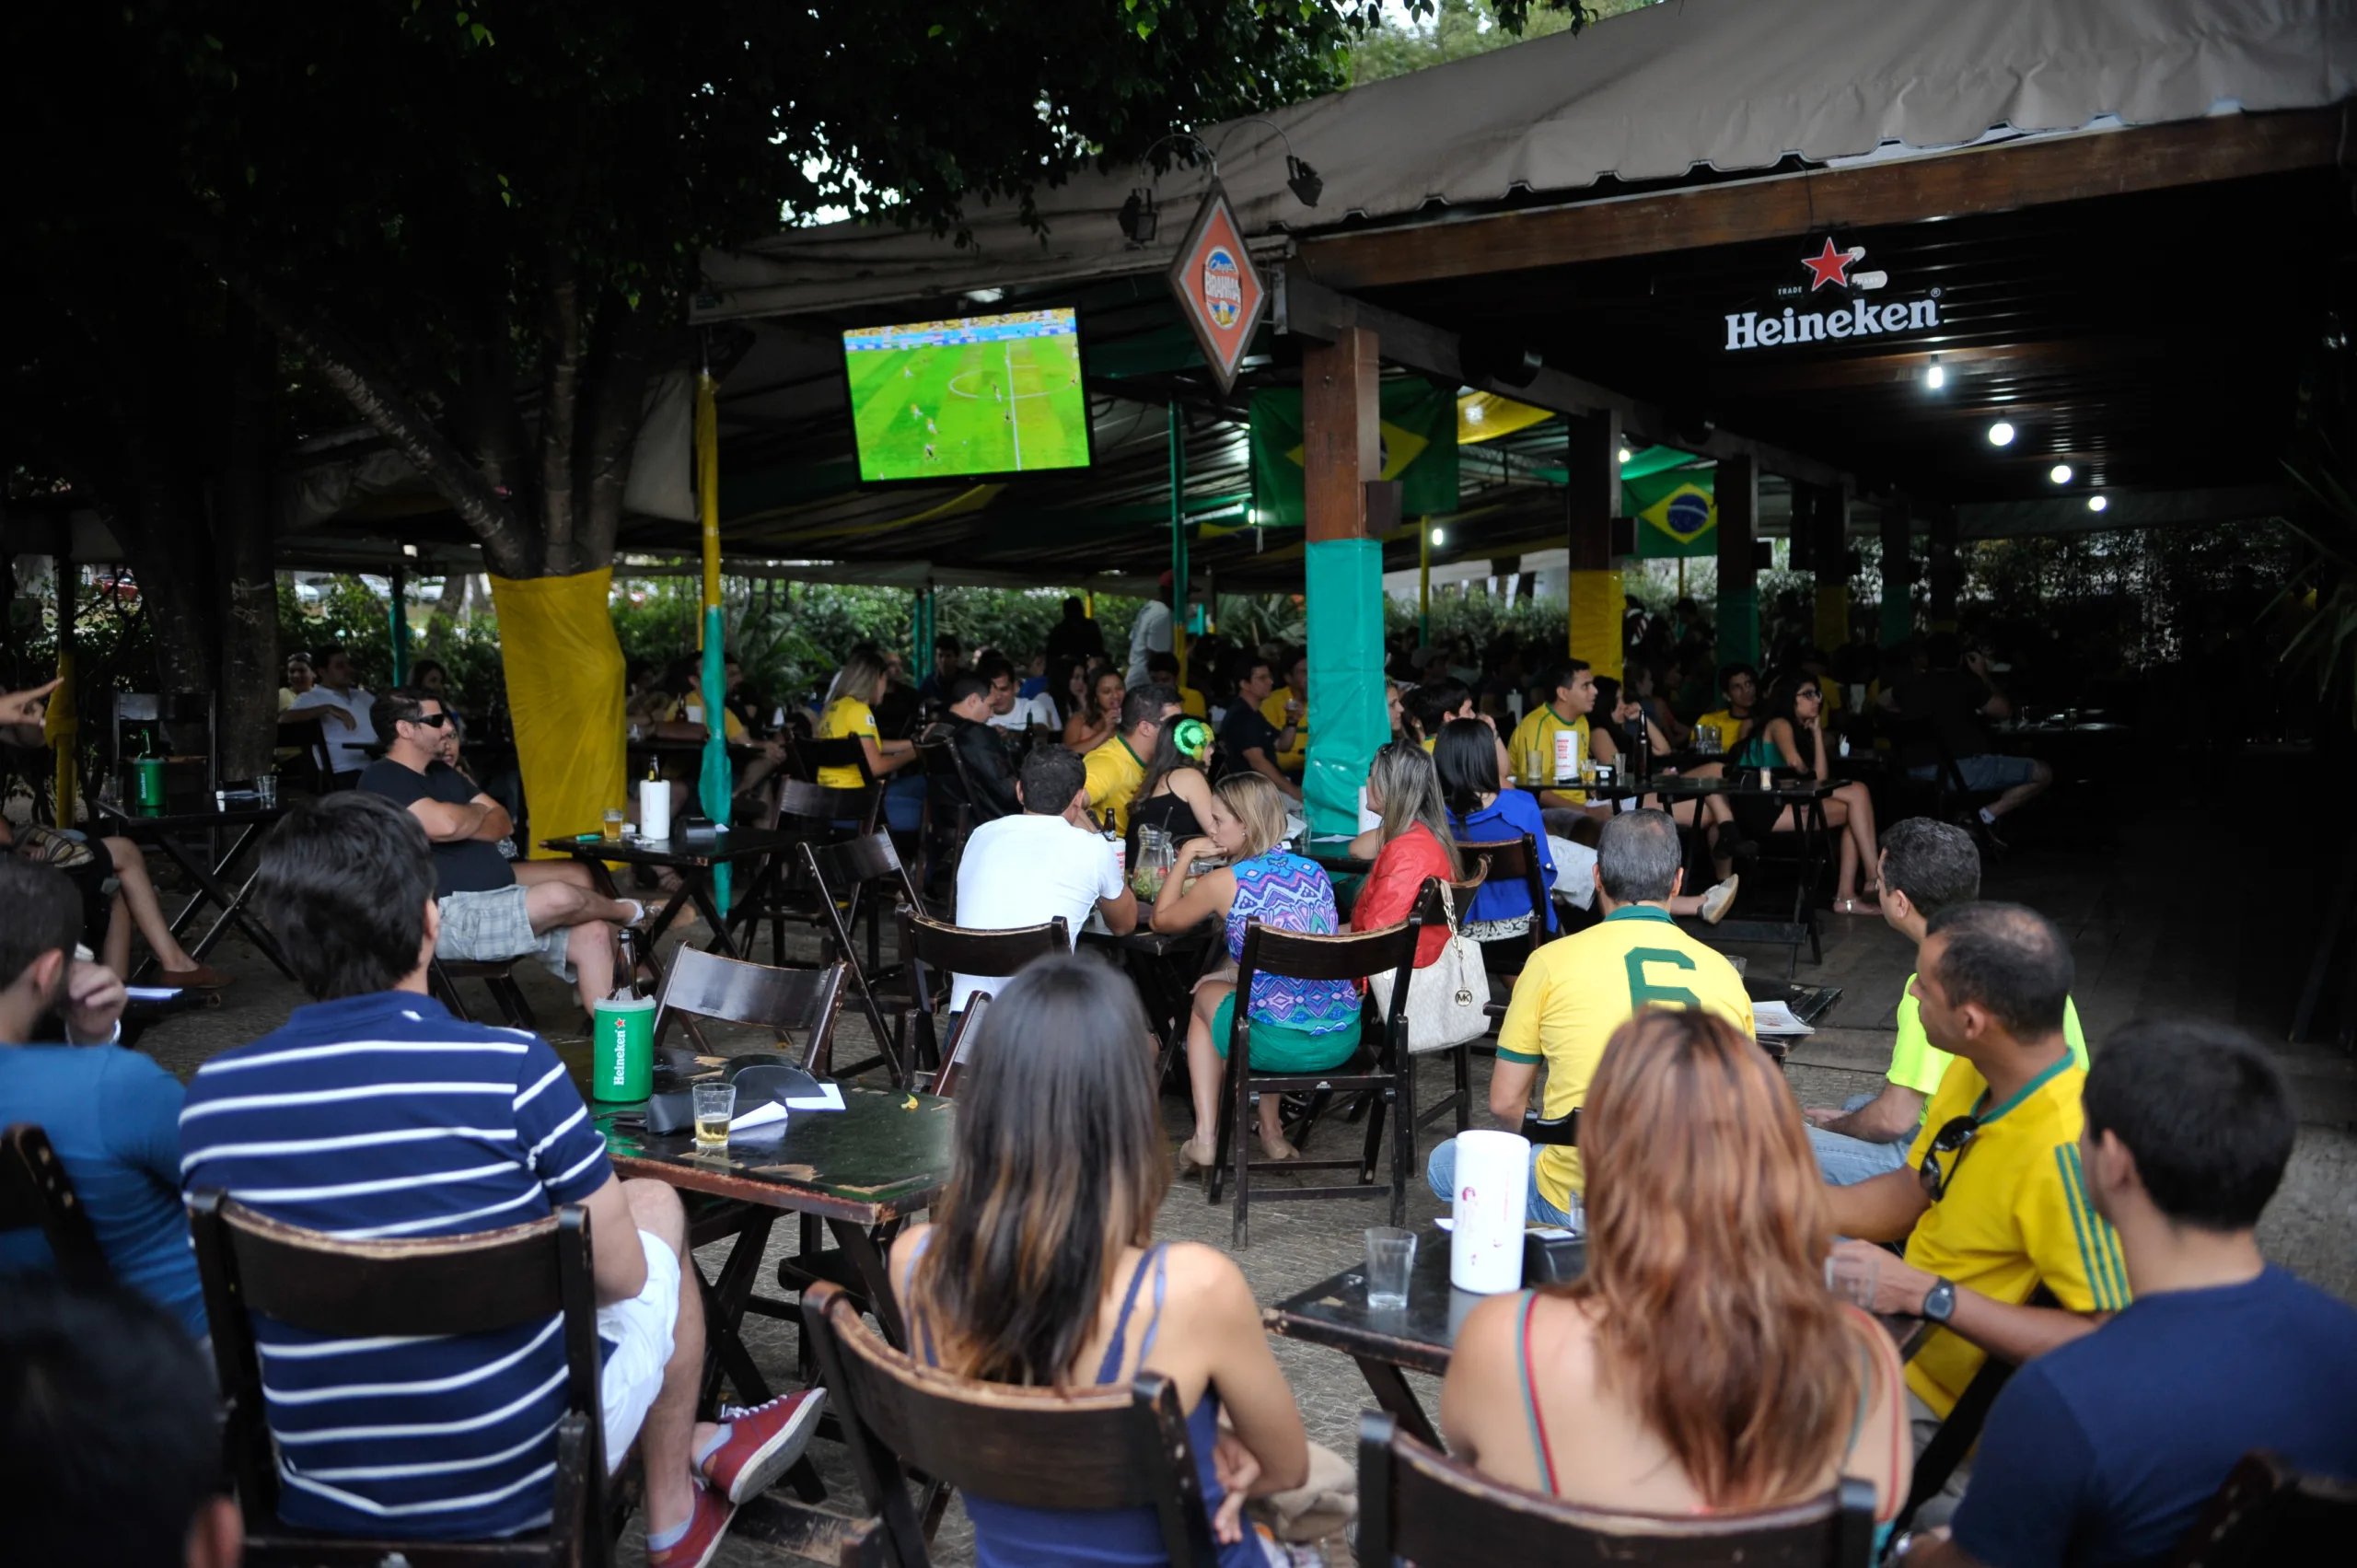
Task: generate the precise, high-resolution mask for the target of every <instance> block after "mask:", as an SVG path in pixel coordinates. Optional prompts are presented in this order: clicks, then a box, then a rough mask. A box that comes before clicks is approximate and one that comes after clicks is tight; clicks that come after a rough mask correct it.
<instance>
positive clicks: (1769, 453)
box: [1277, 272, 1848, 484]
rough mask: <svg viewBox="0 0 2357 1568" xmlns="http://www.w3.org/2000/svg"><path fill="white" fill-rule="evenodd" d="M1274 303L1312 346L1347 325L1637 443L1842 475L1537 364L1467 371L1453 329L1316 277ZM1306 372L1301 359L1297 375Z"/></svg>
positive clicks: (1456, 377)
mask: <svg viewBox="0 0 2357 1568" xmlns="http://www.w3.org/2000/svg"><path fill="white" fill-rule="evenodd" d="M1277 303H1278V317H1277V324H1278V330H1279V331H1288V332H1292V333H1295V334H1296V335H1298V336H1300V337H1304V338H1307V339H1308V340H1310V341H1311V342H1312V343H1332V342H1334V341H1336V340H1337V338H1338V337H1339V335H1340V334H1341V333H1342V332H1344V331H1349V330H1350V329H1352V328H1353V327H1363V328H1365V329H1367V330H1368V331H1372V332H1373V333H1374V334H1375V335H1376V337H1378V338H1379V339H1381V340H1382V345H1383V354H1384V356H1385V357H1386V358H1387V359H1389V360H1390V361H1391V363H1392V364H1394V365H1399V366H1406V367H1407V368H1408V369H1410V370H1414V371H1417V372H1419V373H1420V374H1422V375H1425V376H1431V377H1436V378H1438V379H1440V380H1443V381H1450V382H1455V383H1457V385H1459V386H1469V387H1473V388H1475V389H1479V390H1480V391H1485V392H1495V393H1497V394H1499V395H1500V396H1501V397H1508V398H1512V399H1514V400H1515V401H1517V402H1526V403H1528V404H1530V405H1531V406H1532V407H1533V408H1543V409H1549V410H1551V411H1553V412H1556V413H1562V414H1570V415H1574V416H1580V415H1585V414H1591V413H1603V412H1611V413H1617V414H1619V415H1620V427H1621V429H1622V430H1623V431H1625V432H1626V433H1627V434H1629V435H1630V436H1634V437H1636V438H1638V439H1640V440H1643V441H1649V442H1654V443H1657V444H1659V445H1662V446H1666V447H1679V448H1681V449H1682V450H1685V451H1689V452H1693V453H1696V454H1698V455H1700V456H1701V457H1706V458H1721V459H1724V458H1736V457H1744V458H1752V459H1757V460H1758V461H1759V466H1760V468H1761V469H1763V470H1766V471H1767V472H1770V473H1779V474H1782V475H1784V476H1785V477H1786V478H1788V479H1797V480H1802V481H1804V482H1807V483H1811V484H1839V483H1840V482H1843V480H1844V479H1846V478H1847V477H1848V476H1847V475H1845V474H1844V473H1843V472H1842V471H1841V470H1840V469H1838V468H1835V467H1834V466H1833V465H1832V464H1830V463H1824V462H1819V461H1818V460H1817V459H1815V458H1808V457H1804V456H1802V455H1801V454H1800V453H1798V452H1794V451H1789V450H1787V449H1785V448H1783V447H1777V446H1772V445H1771V444H1770V443H1768V442H1765V441H1753V440H1750V439H1748V438H1747V437H1745V436H1735V435H1730V434H1729V433H1727V432H1725V431H1723V430H1720V431H1713V432H1712V433H1711V435H1710V436H1709V437H1708V438H1707V439H1705V440H1703V441H1701V442H1699V443H1698V442H1696V441H1694V440H1692V439H1690V438H1689V437H1687V436H1680V435H1678V432H1677V431H1676V429H1675V428H1673V426H1672V424H1671V421H1670V418H1669V416H1668V414H1667V413H1666V412H1665V411H1663V410H1662V409H1660V408H1657V407H1655V405H1654V404H1651V403H1645V402H1640V401H1637V400H1636V399H1634V398H1631V397H1627V396H1625V395H1623V394H1621V393H1620V392H1616V391H1614V390H1612V389H1610V388H1608V387H1600V386H1598V385H1596V383H1595V382H1593V381H1586V380H1583V379H1581V378H1580V377H1577V376H1573V375H1569V374H1567V373H1565V372H1563V371H1561V370H1557V369H1554V368H1552V367H1551V366H1550V367H1545V368H1542V369H1541V370H1540V371H1539V372H1538V377H1536V378H1535V379H1533V380H1532V381H1531V382H1529V383H1528V384H1527V385H1526V386H1514V385H1510V384H1508V383H1506V382H1504V381H1499V380H1496V379H1494V378H1484V377H1479V376H1468V375H1467V374H1466V373H1465V360H1464V354H1463V349H1462V344H1461V340H1460V339H1459V338H1458V336H1457V333H1455V332H1452V331H1448V330H1447V329H1446V328H1443V327H1435V326H1433V325H1431V324H1430V323H1429V322H1424V321H1419V320H1417V319H1414V318H1413V317H1410V316H1402V315H1400V314H1399V312H1398V311H1396V310H1386V309H1384V308H1382V307H1380V306H1376V305H1369V304H1367V303H1366V302H1365V301H1364V300H1361V299H1353V298H1352V297H1351V296H1349V295H1346V294H1337V293H1336V292H1335V291H1334V290H1332V289H1330V288H1328V287H1326V286H1325V285H1322V284H1320V283H1318V281H1317V280H1316V279H1314V278H1309V277H1306V276H1304V275H1302V274H1301V273H1297V272H1296V273H1289V274H1288V275H1287V276H1286V277H1285V280H1284V285H1283V287H1282V288H1280V289H1279V290H1278V293H1277ZM1306 375H1307V371H1306V362H1305V370H1304V376H1305V379H1306Z"/></svg>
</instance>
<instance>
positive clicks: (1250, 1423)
mask: <svg viewBox="0 0 2357 1568" xmlns="http://www.w3.org/2000/svg"><path fill="white" fill-rule="evenodd" d="M1174 880H1175V878H1174ZM1148 1038H1149V1037H1148V1035H1147V1032H1146V1025H1145V1015H1144V1011H1143V1010H1142V1009H1141V1008H1140V1007H1139V1005H1138V1001H1137V994H1136V993H1135V992H1134V991H1133V990H1132V987H1131V985H1130V982H1129V981H1128V980H1127V979H1125V978H1124V977H1123V976H1122V975H1121V974H1120V971H1119V970H1114V969H1112V968H1110V967H1109V966H1108V965H1106V964H1104V963H1101V962H1099V961H1097V959H1095V958H1088V957H1086V956H1081V957H1073V958H1042V959H1039V960H1036V961H1035V962H1033V963H1031V964H1029V965H1028V966H1026V967H1025V969H1024V970H1023V972H1022V973H1020V974H1018V975H1016V977H1015V979H1014V980H1012V981H1008V982H1007V985H1006V988H1005V990H1004V992H1003V993H1001V994H1000V995H999V996H998V997H997V998H996V1000H995V1001H994V1002H993V1004H992V1005H991V1007H990V1010H989V1011H988V1013H987V1014H985V1015H984V1016H983V1019H982V1022H981V1026H980V1029H979V1032H978V1034H977V1036H976V1040H975V1044H974V1054H973V1057H972V1060H971V1063H970V1066H969V1068H968V1072H967V1076H966V1080H965V1086H964V1087H963V1088H962V1089H961V1090H960V1092H959V1094H958V1130H957V1150H956V1154H955V1156H954V1161H953V1164H952V1167H951V1172H950V1179H949V1184H948V1187H947V1189H946V1191H945V1192H944V1194H943V1196H942V1199H941V1201H940V1202H938V1203H937V1204H935V1207H934V1211H933V1216H934V1217H933V1223H932V1224H931V1225H919V1226H916V1227H915V1228H913V1229H911V1231H909V1232H908V1233H907V1234H906V1235H904V1236H902V1237H900V1241H899V1242H898V1244H896V1245H895V1246H894V1247H893V1249H892V1279H893V1282H894V1283H895V1284H896V1286H897V1287H898V1290H899V1295H900V1305H901V1309H902V1313H903V1316H904V1317H905V1318H906V1320H907V1322H908V1324H909V1336H910V1342H911V1350H912V1351H913V1352H914V1353H915V1354H916V1356H917V1358H918V1359H919V1360H921V1361H923V1362H926V1363H928V1364H930V1365H935V1366H940V1367H943V1368H945V1369H946V1370H948V1371H950V1372H954V1373H956V1374H958V1375H959V1376H965V1377H973V1378H979V1379H981V1380H982V1381H985V1382H992V1383H1014V1384H1020V1385H1024V1386H1027V1387H1035V1388H1086V1387H1088V1386H1090V1385H1099V1386H1101V1385H1107V1384H1112V1385H1126V1384H1128V1383H1129V1382H1130V1381H1131V1380H1132V1378H1134V1377H1135V1376H1138V1374H1139V1373H1140V1372H1141V1371H1145V1372H1153V1373H1155V1374H1157V1375H1159V1376H1163V1377H1167V1378H1168V1379H1169V1380H1170V1381H1171V1383H1172V1384H1174V1385H1175V1386H1176V1388H1177V1391H1178V1395H1179V1406H1180V1408H1181V1409H1183V1410H1184V1411H1186V1412H1187V1431H1188V1435H1189V1438H1190V1442H1191V1444H1192V1446H1193V1448H1194V1454H1195V1463H1196V1468H1197V1469H1198V1471H1199V1473H1200V1480H1201V1481H1202V1493H1203V1505H1204V1507H1205V1509H1206V1510H1207V1511H1209V1512H1210V1514H1211V1516H1212V1526H1213V1534H1214V1535H1215V1536H1216V1537H1217V1538H1218V1541H1219V1560H1220V1563H1221V1568H1265V1565H1266V1564H1269V1563H1271V1562H1277V1561H1282V1560H1281V1559H1280V1558H1278V1557H1276V1556H1275V1555H1274V1550H1273V1547H1272V1543H1270V1542H1269V1541H1268V1539H1267V1538H1266V1537H1265V1536H1262V1535H1261V1534H1260V1533H1259V1532H1258V1531H1256V1530H1255V1529H1254V1528H1253V1527H1252V1525H1251V1524H1250V1523H1249V1522H1248V1521H1247V1520H1246V1519H1245V1518H1244V1517H1243V1506H1244V1500H1245V1498H1246V1497H1247V1496H1248V1495H1260V1494H1264V1493H1271V1492H1281V1491H1284V1490H1287V1489H1289V1488H1292V1487H1295V1486H1299V1485H1300V1484H1301V1483H1302V1482H1303V1481H1305V1480H1306V1478H1307V1474H1308V1468H1309V1446H1308V1440H1307V1439H1306V1437H1305V1436H1304V1435H1303V1433H1302V1427H1301V1413H1300V1411H1298V1410H1297V1409H1296V1408H1295V1405H1294V1399H1293V1390H1292V1388H1289V1387H1288V1386H1287V1385H1286V1383H1285V1377H1284V1374H1283V1372H1282V1371H1280V1370H1279V1369H1278V1366H1277V1362H1276V1357H1275V1356H1273V1355H1272V1354H1271V1353H1270V1351H1269V1342H1268V1337H1267V1335H1266V1334H1265V1333H1264V1332H1263V1330H1261V1327H1260V1308H1259V1307H1258V1306H1256V1305H1255V1304H1254V1302H1253V1299H1252V1292H1251V1289H1250V1287H1249V1286H1248V1285H1247V1284H1246V1283H1244V1275H1243V1273H1242V1272H1241V1271H1239V1270H1238V1269H1237V1266H1236V1264H1235V1263H1234V1262H1233V1261H1232V1260H1229V1259H1228V1257H1227V1256H1226V1255H1225V1253H1222V1252H1220V1251H1217V1250H1216V1249H1213V1248H1210V1247H1205V1246H1202V1245H1201V1244H1200V1243H1196V1242H1179V1243H1175V1244H1174V1243H1171V1242H1156V1241H1155V1239H1154V1216H1155V1210H1156V1209H1157V1208H1158V1207H1159V1206H1160V1205H1161V1202H1162V1199H1163V1196H1164V1194H1165V1193H1166V1192H1167V1191H1169V1187H1170V1167H1169V1165H1168V1163H1167V1161H1166V1160H1165V1159H1164V1158H1163V1149H1162V1115H1161V1109H1160V1107H1159V1106H1158V1104H1157V1103H1156V1094H1155V1084H1154V1082H1153V1073H1152V1071H1151V1068H1152V1065H1153V1061H1154V1059H1153V1057H1152V1056H1151V1055H1150V1054H1148V1053H1147V1051H1146V1050H1145V1048H1144V1044H1143V1042H1144V1041H1145V1040H1147V1039H1148ZM1223 1406H1225V1411H1226V1415H1227V1425H1226V1427H1225V1428H1223V1427H1222V1426H1221V1424H1220V1413H1221V1410H1222V1407H1223ZM966 1513H967V1516H969V1517H970V1518H971V1519H972V1520H973V1522H974V1560H975V1562H977V1563H978V1564H979V1565H980V1568H1016V1565H1017V1564H1020V1565H1022V1568H1148V1565H1157V1564H1162V1563H1166V1562H1168V1561H1169V1559H1168V1557H1167V1554H1166V1553H1165V1552H1164V1551H1163V1542H1162V1529H1161V1526H1160V1525H1159V1523H1158V1522H1157V1521H1156V1519H1155V1512H1154V1510H1153V1509H1152V1508H1150V1507H1142V1508H1126V1509H1088V1510H1082V1509H1055V1508H1039V1507H1031V1506H1028V1505H1019V1504H1010V1503H1004V1502H999V1501H996V1500H993V1499H991V1498H986V1497H977V1496H974V1495H972V1494H968V1495H967V1497H966Z"/></svg>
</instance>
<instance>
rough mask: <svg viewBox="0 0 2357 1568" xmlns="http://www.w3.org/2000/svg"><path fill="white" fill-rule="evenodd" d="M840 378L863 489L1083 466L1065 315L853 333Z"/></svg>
mask: <svg viewBox="0 0 2357 1568" xmlns="http://www.w3.org/2000/svg"><path fill="white" fill-rule="evenodd" d="M843 367H844V372H845V375H846V377H848V379H849V381H850V383H851V416H852V429H853V434H854V436H856V437H857V440H858V444H859V477H860V478H861V479H863V480H896V479H947V478H958V477H964V476H968V475H974V474H1014V473H1036V472H1039V471H1040V470H1048V469H1085V468H1086V467H1087V466H1088V392H1087V389H1086V388H1085V387H1083V386H1082V385H1081V380H1080V322H1079V319H1078V317H1077V315H1076V313H1075V312H1074V311H1072V310H1070V309H1062V310H1026V311H1021V312H1018V313H1016V314H1014V315H1009V316H966V317H960V318H958V319H955V320H948V321H912V322H909V323H907V324H905V325H901V326H894V327H859V328H854V329H853V330H852V331H847V332H845V333H844V334H843Z"/></svg>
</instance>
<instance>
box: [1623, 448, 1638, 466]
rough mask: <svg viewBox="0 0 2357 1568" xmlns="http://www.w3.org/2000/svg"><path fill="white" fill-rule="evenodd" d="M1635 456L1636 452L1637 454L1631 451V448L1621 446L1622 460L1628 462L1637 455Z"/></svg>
mask: <svg viewBox="0 0 2357 1568" xmlns="http://www.w3.org/2000/svg"><path fill="white" fill-rule="evenodd" d="M1635 456H1636V454H1635V453H1634V452H1631V450H1629V448H1628V447H1621V448H1620V460H1621V461H1622V462H1624V463H1625V462H1627V461H1628V460H1629V459H1631V458H1633V457H1635Z"/></svg>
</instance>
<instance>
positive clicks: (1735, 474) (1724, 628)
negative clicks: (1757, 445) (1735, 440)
mask: <svg viewBox="0 0 2357 1568" xmlns="http://www.w3.org/2000/svg"><path fill="white" fill-rule="evenodd" d="M1712 497H1713V501H1714V502H1715V503H1716V504H1717V505H1718V510H1719V662H1720V663H1721V664H1723V665H1726V664H1758V663H1759V568H1758V567H1756V566H1755V565H1753V564H1752V560H1751V541H1752V540H1754V539H1757V538H1758V537H1759V464H1758V463H1757V462H1756V461H1755V460H1754V459H1750V458H1723V459H1720V461H1719V471H1718V475H1717V477H1716V479H1715V481H1714V482H1713V485H1712Z"/></svg>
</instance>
